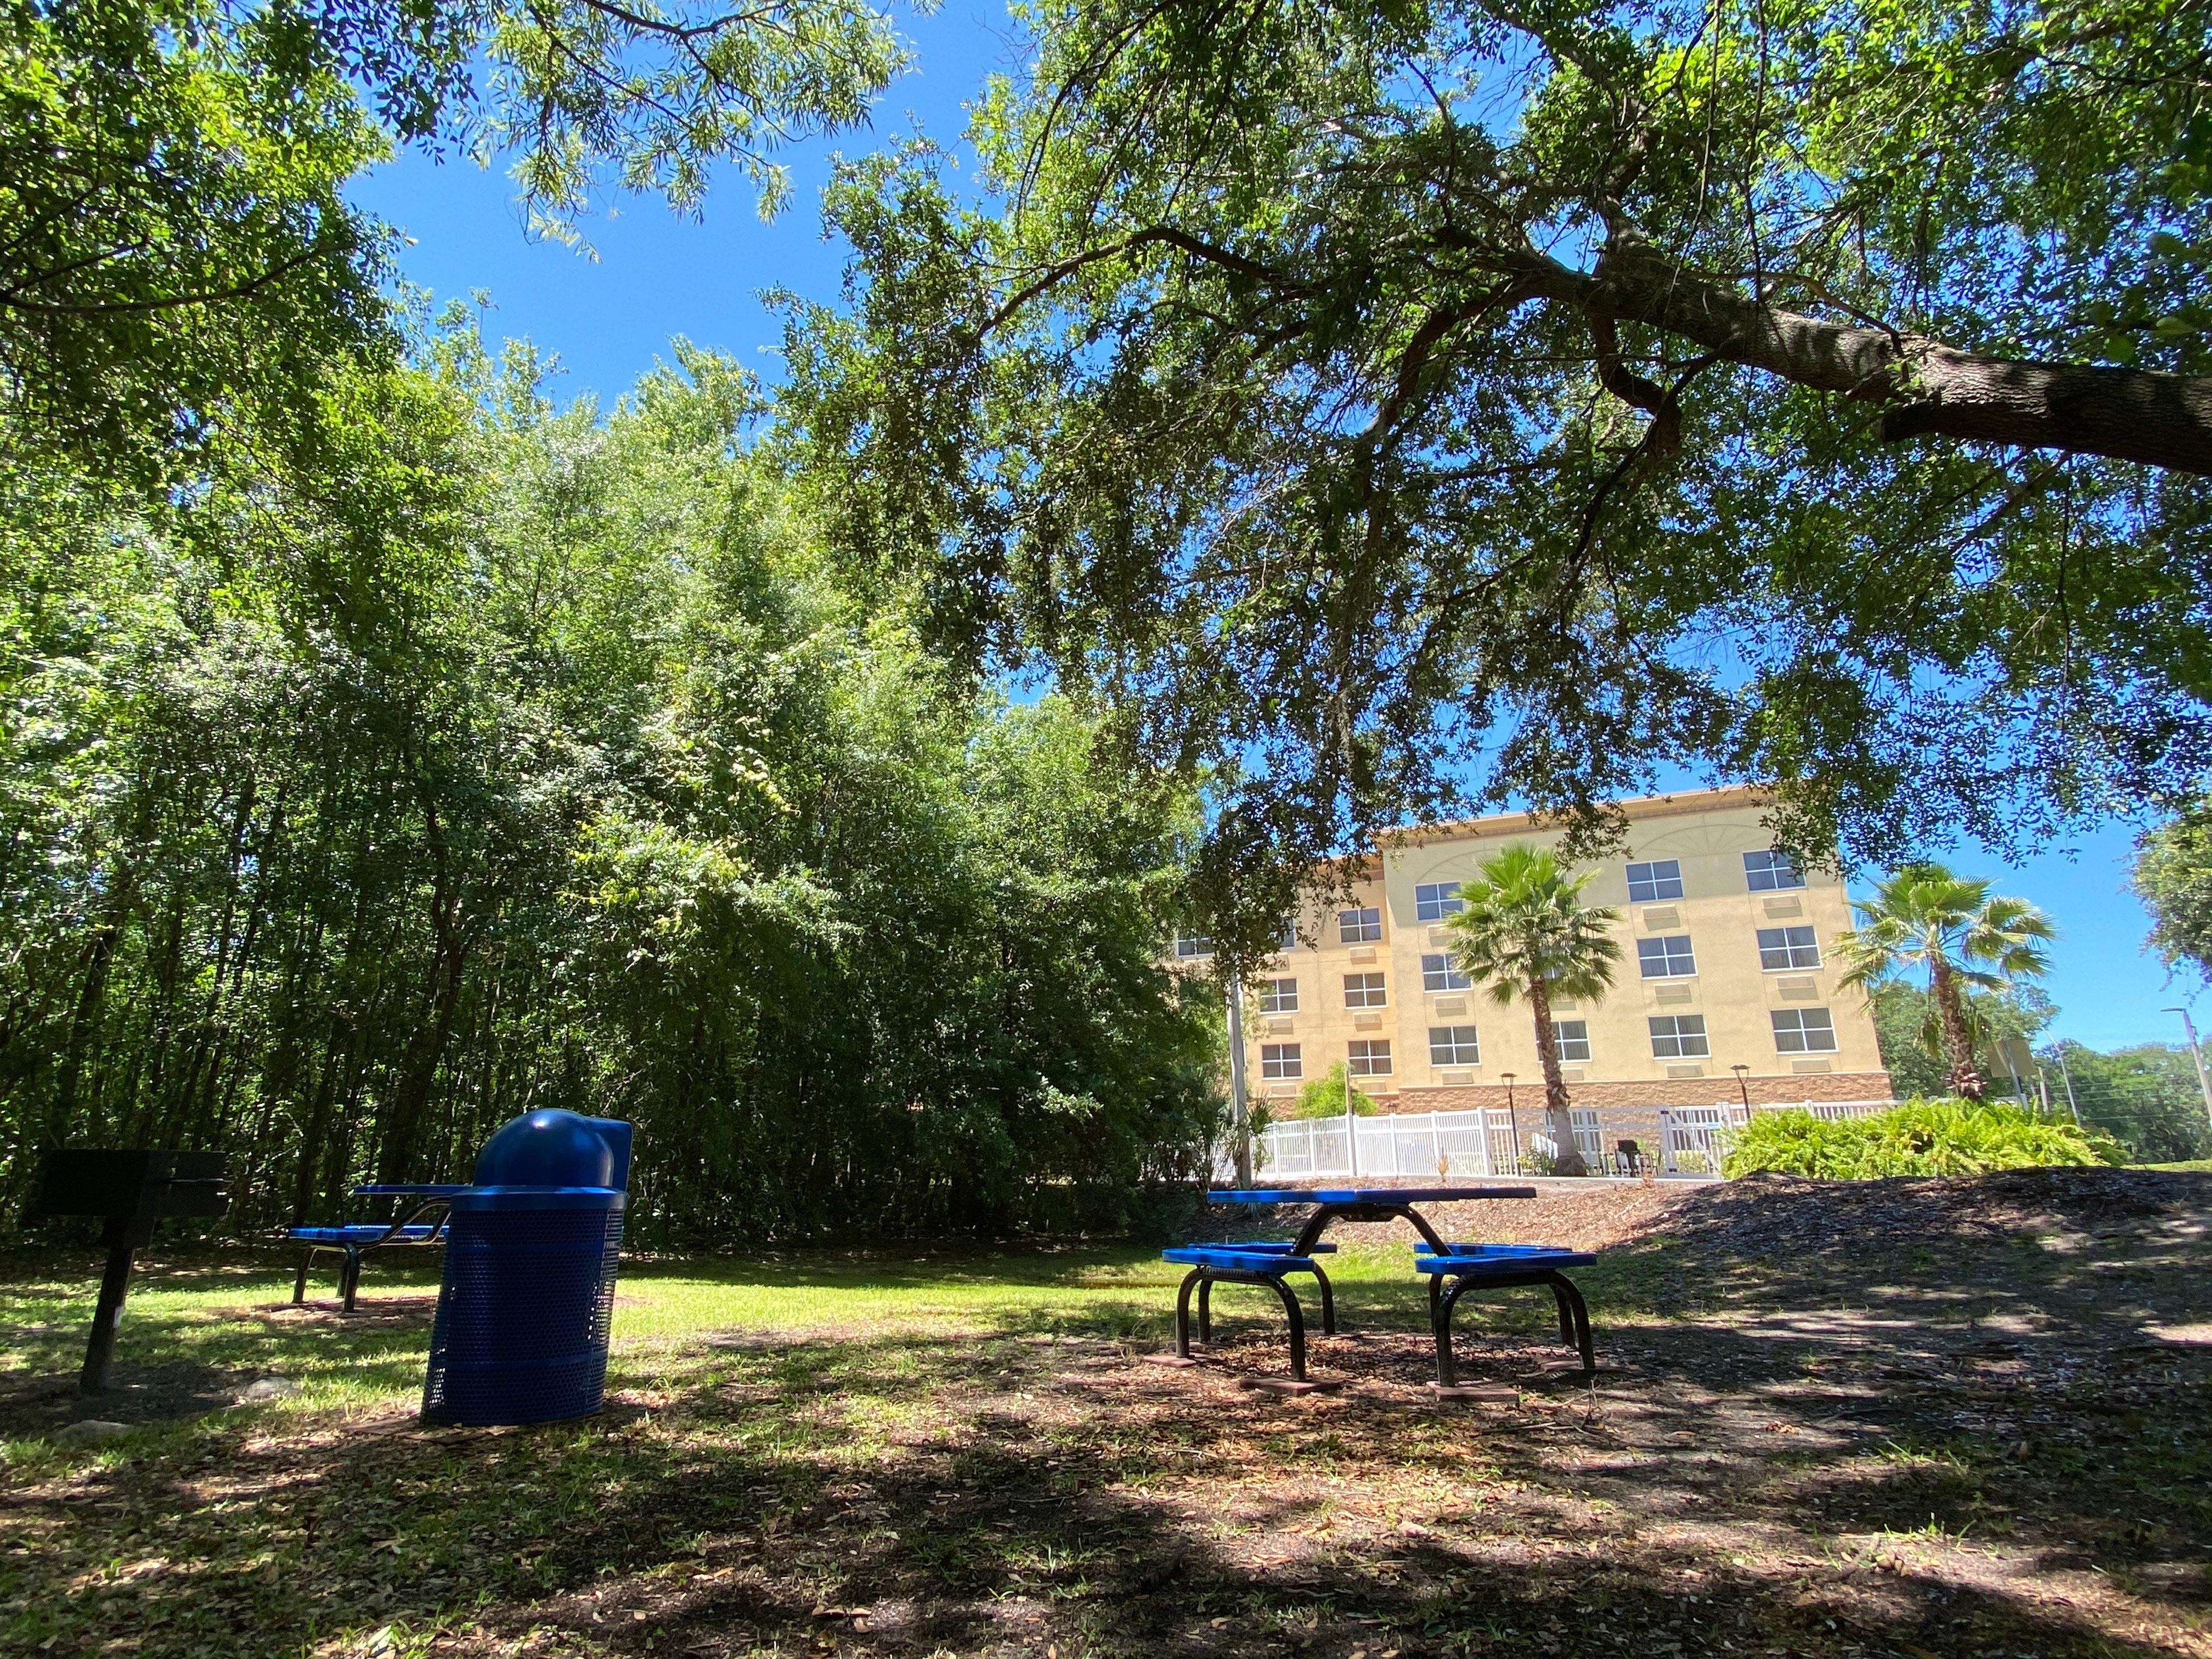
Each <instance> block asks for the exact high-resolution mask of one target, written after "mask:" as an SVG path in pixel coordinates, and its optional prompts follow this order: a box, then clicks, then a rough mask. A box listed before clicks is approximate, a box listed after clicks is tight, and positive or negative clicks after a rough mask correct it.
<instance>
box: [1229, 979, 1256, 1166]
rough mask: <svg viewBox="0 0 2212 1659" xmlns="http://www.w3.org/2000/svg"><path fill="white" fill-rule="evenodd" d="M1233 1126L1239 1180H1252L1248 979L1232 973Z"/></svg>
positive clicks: (1230, 984) (1231, 1114) (1230, 1119)
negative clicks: (1247, 1091) (1246, 1094)
mask: <svg viewBox="0 0 2212 1659" xmlns="http://www.w3.org/2000/svg"><path fill="white" fill-rule="evenodd" d="M1229 1127H1230V1133H1232V1134H1234V1135H1235V1136H1236V1137H1237V1185H1238V1186H1240V1187H1249V1186H1250V1185H1251V1184H1252V1112H1251V1108H1250V1106H1249V1104H1248V1103H1246V1100H1245V1098H1244V983H1243V979H1242V977H1241V976H1239V975H1237V974H1235V973H1231V975H1229Z"/></svg>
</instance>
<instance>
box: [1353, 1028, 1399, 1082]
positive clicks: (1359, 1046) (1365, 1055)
mask: <svg viewBox="0 0 2212 1659" xmlns="http://www.w3.org/2000/svg"><path fill="white" fill-rule="evenodd" d="M1344 1069H1345V1070H1346V1072H1348V1073H1351V1074H1352V1076H1353V1077H1388V1076H1389V1075H1390V1042H1389V1038H1387V1037H1384V1038H1379V1039H1377V1040H1376V1041H1374V1042H1355V1043H1353V1044H1352V1045H1351V1047H1350V1048H1347V1049H1346V1051H1345V1057H1344Z"/></svg>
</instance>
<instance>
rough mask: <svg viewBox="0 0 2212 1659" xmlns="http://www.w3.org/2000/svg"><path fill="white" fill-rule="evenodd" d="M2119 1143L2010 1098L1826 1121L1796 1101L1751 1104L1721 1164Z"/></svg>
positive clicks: (2096, 1160)
mask: <svg viewBox="0 0 2212 1659" xmlns="http://www.w3.org/2000/svg"><path fill="white" fill-rule="evenodd" d="M2118 1150H2119V1149H2118V1146H2117V1144H2116V1143H2115V1142H2113V1141H2112V1139H2110V1138H2109V1137H2108V1136H2105V1135H2101V1134H2098V1133H2095V1132H2093V1131H2090V1130H2084V1129H2080V1128H2077V1127H2075V1126H2074V1125H2073V1124H2071V1123H2054V1122H2051V1121H2047V1120H2046V1119H2044V1118H2041V1117H2039V1116H2037V1115H2035V1114H2034V1113H2033V1112H2032V1111H2029V1110H2027V1109H2026V1108H2024V1107H2021V1106H2016V1105H2013V1104H2010V1103H1996V1102H1991V1103H1986V1104H1977V1103H1974V1102H1972V1101H1968V1100H1908V1101H1906V1102H1905V1103H1904V1104H1903V1105H1901V1106H1895V1107H1893V1108H1891V1109H1889V1110H1888V1111H1886V1112H1877V1113H1876V1114H1875V1115H1873V1116H1871V1117H1855V1118H1844V1119H1842V1120H1840V1121H1830V1120H1827V1119H1824V1118H1817V1117H1815V1116H1814V1115H1813V1114H1812V1113H1810V1112H1808V1111H1804V1110H1802V1109H1793V1110H1790V1111H1784V1112H1760V1113H1758V1114H1757V1115H1754V1116H1753V1118H1752V1120H1751V1121H1750V1123H1749V1124H1748V1125H1747V1126H1746V1127H1743V1128H1741V1129H1739V1130H1737V1131H1736V1132H1735V1134H1734V1135H1732V1136H1731V1137H1730V1138H1729V1146H1728V1152H1727V1154H1726V1156H1725V1157H1724V1158H1723V1160H1722V1164H1721V1168H1722V1172H1723V1174H1725V1175H1728V1176H1730V1177H1734V1176H1743V1175H1749V1174H1751V1173H1752V1172H1753V1170H1775V1171H1777V1172H1778V1173H1780V1174H1784V1175H1800V1176H1821V1177H1824V1178H1826V1179H1827V1180H1831V1181H1872V1180H1875V1179H1876V1178H1878V1177H1880V1176H1956V1175H1978V1174H1980V1173H1981V1172H1982V1171H1984V1170H2022V1169H2033V1168H2037V1167H2041V1166H2045V1165H2050V1164H2107V1163H2112V1162H2115V1161H2117V1160H2116V1158H2115V1157H2114V1154H2116V1153H2117V1152H2118Z"/></svg>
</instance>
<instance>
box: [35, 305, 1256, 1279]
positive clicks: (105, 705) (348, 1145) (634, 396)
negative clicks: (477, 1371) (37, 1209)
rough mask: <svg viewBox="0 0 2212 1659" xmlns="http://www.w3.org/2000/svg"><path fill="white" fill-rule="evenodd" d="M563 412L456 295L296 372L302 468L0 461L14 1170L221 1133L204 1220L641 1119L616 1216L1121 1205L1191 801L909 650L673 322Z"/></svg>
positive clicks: (682, 1224) (932, 1221)
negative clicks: (565, 1122)
mask: <svg viewBox="0 0 2212 1659" xmlns="http://www.w3.org/2000/svg"><path fill="white" fill-rule="evenodd" d="M679 356H680V362H679V364H678V366H675V367H671V368H665V369H663V370H661V371H659V372H656V373H655V374H651V375H649V376H647V378H646V379H645V380H643V381H641V383H640V384H639V386H637V387H636V388H635V391H634V392H632V393H631V394H630V395H629V397H628V398H624V399H623V401H622V402H621V403H620V404H617V406H616V407H614V408H613V409H611V410H605V411H602V410H599V409H598V408H597V407H595V406H594V405H592V404H590V403H589V402H585V403H581V404H574V405H571V406H568V407H566V408H562V407H556V406H555V405H554V404H551V403H550V401H549V400H548V399H547V398H545V396H544V394H543V392H542V391H541V390H540V388H539V386H538V375H537V373H536V367H535V363H534V361H533V359H532V356H530V354H529V353H527V352H526V351H517V352H513V353H510V354H508V355H507V356H506V357H504V358H503V359H501V360H497V361H495V360H494V359H492V358H490V357H489V356H487V355H486V354H485V353H484V351H483V349H482V348H481V346H480V345H479V343H477V340H476V338H475V337H474V335H473V333H472V331H470V330H469V329H467V328H466V327H461V328H459V330H458V331H450V332H447V333H444V334H442V335H441V336H440V337H438V338H437V341H436V350H435V353H434V354H433V356H432V358H431V360H430V361H429V362H428V363H427V364H426V365H425V366H423V367H420V368H413V367H410V368H393V369H389V370H383V371H379V372H376V373H373V374H371V373H367V372H340V373H337V374H333V375H331V376H330V377H328V378H327V379H326V380H325V387H324V394H323V395H324V396H325V398H327V399H328V400H329V403H330V408H329V409H328V410H327V415H328V419H327V422H326V425H327V428H328V429H329V431H330V432H331V434H333V435H337V437H339V438H342V439H343V445H342V446H340V447H325V448H324V449H321V450H319V451H318V452H317V453H316V454H315V456H314V457H313V460H314V465H313V469H312V470H307V471H297V472H289V473H287V472H282V471H280V472H278V473H277V474H276V476H275V477H273V478H272V477H270V476H266V475H264V476H258V477H255V478H253V479H252V480H251V481H248V482H244V483H241V482H239V481H237V480H234V479H231V478H228V477H222V476H216V477H212V478H210V479H209V480H207V481H205V483H204V486H203V487H202V488H201V489H199V490H197V491H196V492H194V494H193V495H191V498H190V499H189V500H186V501H183V502H181V503H173V504H171V505H170V506H168V507H166V508H165V509H164V510H162V511H161V512H159V513H155V512H151V511H149V510H148V509H147V508H146V507H145V506H144V504H143V501H141V500H140V498H138V497H137V496H136V495H131V494H130V493H128V492H118V491H117V490H115V489H112V487H110V486H109V485H107V484H106V483H105V482H104V481H100V480H96V479H89V478H86V477H81V476H77V475H72V474H68V473H64V472H62V471H58V470H55V469H49V470H48V471H45V472H43V473H18V474H11V475H9V477H7V478H6V479H5V480H4V481H0V734H4V738H5V741H4V742H0V1101H4V1103H5V1109H4V1111H0V1160H4V1162H0V1190H4V1191H6V1192H7V1193H9V1194H12V1195H14V1196H20V1195H21V1190H22V1188H23V1185H24V1183H25V1182H27V1180H28V1179H29V1176H30V1174H31V1170H32V1168H33V1159H32V1158H31V1157H30V1154H32V1153H33V1152H35V1151H36V1150H37V1149H38V1148H40V1146H52V1145H54V1144H58V1143H61V1142H64V1141H69V1140H81V1141H87V1142H94V1143H100V1142H105V1143H109V1144H125V1145H178V1144H197V1145H204V1146H217V1147H222V1148H225V1149H227V1150H228V1151H229V1152H232V1154H233V1155H234V1158H235V1159H236V1160H237V1162H236V1164H234V1181H233V1189H234V1194H236V1197H235V1202H234V1218H235V1222H236V1225H244V1226H256V1225H267V1224H269V1223H271V1222H275V1221H278V1220H283V1219H289V1218H300V1217H302V1216H307V1217H316V1216H318V1215H319V1216H324V1217H332V1218H335V1217H336V1216H337V1213H338V1212H340V1210H341V1208H342V1206H343V1204H344V1194H346V1192H347V1191H348V1189H349V1187H350V1186H351V1185H352V1184H353V1183H354V1182H356V1181H359V1180H362V1179H365V1178H368V1177H371V1176H377V1177H381V1178H385V1179H393V1180H404V1179H417V1178H434V1177H435V1178H444V1177H448V1176H451V1175H452V1174H453V1172H454V1171H457V1170H459V1171H465V1170H466V1169H467V1167H468V1164H469V1162H470V1160H471V1158H472V1157H473V1155H474V1152H475V1149H476V1147H477V1146H478V1145H479V1144H480V1143H481V1141H482V1139H483V1137H484V1135H485V1134H486V1133H488V1132H489V1130H490V1129H491V1128H492V1127H495V1125H496V1124H497V1123H499V1122H500V1121H503V1120H504V1119H505V1118H507V1117H508V1116H510V1115H513V1114H515V1113H518V1112H521V1111H526V1110H529V1109H534V1108H536V1107H539V1106H551V1105H559V1106H568V1107H572V1108H577V1109H584V1110H586V1111H591V1112H594V1113H598V1114H603V1115H616V1116H621V1117H626V1118H629V1119H631V1120H633V1121H635V1122H636V1123H637V1125H638V1128H639V1133H640V1137H641V1139H640V1145H641V1149H642V1148H650V1149H651V1151H650V1155H649V1156H641V1161H640V1171H641V1173H640V1179H639V1186H638V1193H637V1197H638V1201H639V1204H640V1206H641V1208H640V1216H641V1228H642V1233H641V1237H646V1238H647V1239H661V1240H671V1239H678V1240H694V1241H696V1240H702V1239H714V1238H724V1237H727V1235H728V1232H729V1230H730V1229H732V1228H733V1227H743V1228H744V1229H746V1230H747V1231H750V1232H751V1233H753V1234H755V1235H765V1236H781V1237H798V1236H805V1235H809V1234H818V1233H822V1232H825V1231H832V1230H836V1231H847V1232H854V1231H894V1230H901V1229H909V1228H932V1229H939V1230H969V1229H980V1230H984V1231H995V1230H1000V1229H1006V1228H1010V1227H1014V1226H1017V1225H1065V1226H1084V1225H1089V1226H1102V1225H1114V1224H1115V1223H1116V1222H1117V1221H1120V1220H1122V1219H1126V1218H1127V1217H1128V1216H1129V1215H1130V1214H1131V1213H1132V1206H1133V1205H1135V1204H1137V1203H1139V1202H1140V1201H1141V1198H1142V1194H1143V1192H1144V1191H1145V1189H1146V1188H1147V1187H1148V1186H1149V1185H1150V1184H1152V1183H1156V1182H1161V1181H1164V1180H1168V1179H1170V1178H1176V1177H1185V1176H1189V1175H1191V1174H1193V1173H1194V1170H1195V1169H1196V1167H1197V1163H1198V1160H1199V1159H1200V1156H1201V1153H1202V1149H1203V1147H1204V1146H1205V1144H1206V1140H1207V1139H1208V1137H1209V1135H1210V1134H1211V1133H1212V1130H1213V1128H1214V1126H1215V1123H1216V1121H1217V1117H1218V1111H1219V1100H1218V1087H1217V1083H1216V1079H1215V1071H1216V1060H1217V1057H1218V1053H1219V1046H1218V1044H1219V1003H1218V998H1216V997H1214V996H1212V995H1211V994H1207V993H1206V990H1205V989H1204V987H1200V986H1196V985H1186V984H1185V983H1184V982H1183V981H1182V978H1181V977H1180V976H1178V975H1173V974H1170V972H1168V971H1167V970H1166V969H1164V967H1163V966H1162V965H1161V957H1162V956H1163V954H1164V943H1165V937H1166V934H1165V921H1164V918H1166V917H1167V916H1168V915H1170V912H1171V909H1172V906H1173V896H1174V892H1175V890H1176V885H1177V883H1178V881H1179V878H1180V872H1181V867H1182V860H1183V857H1184V855H1185V853H1186V851H1187V848H1188V842H1189V839H1190V836H1191V833H1192V830H1193V827H1194V808H1193V806H1192V804H1191V802H1190V801H1189V799H1188V797H1187V796H1186V795H1184V794H1182V793H1179V792H1178V791H1177V790H1176V788H1175V787H1172V786H1166V787H1163V786H1159V785H1158V784H1156V783H1154V782H1152V781H1148V780H1146V779H1145V778H1143V777H1139V776H1133V775H1127V774H1124V773H1121V772H1119V771H1117V770H1115V768H1114V767H1113V766H1112V765H1111V764H1110V763H1109V761H1108V759H1107V758H1105V757H1103V756H1102V755H1101V754H1100V753H1099V752H1098V750H1097V745H1096V744H1095V741H1094V739H1095V736H1096V733H1095V732H1094V731H1093V729H1092V728H1091V726H1090V725H1089V724H1088V723H1087V722H1085V720H1082V719H1081V718H1080V717H1079V714H1077V713H1076V712H1075V711H1074V710H1073V709H1072V708H1069V707H1068V706H1067V705H1066V702H1064V701H1062V700H1059V699H1053V698H1046V699H1043V700H1042V701H1039V702H1035V703H1033V704H1030V705H1028V706H1023V707H1010V706H1008V705H1007V704H1006V703H1005V702H1004V701H1003V700H1001V699H1000V698H999V697H998V696H995V694H993V693H991V692H989V691H987V690H974V689H971V688H968V687H966V686H965V685H964V684H961V683H957V682H952V683H948V681H947V679H946V678H945V676H944V675H942V674H941V673H940V672H939V670H938V668H937V667H936V665H934V664H933V663H932V662H931V661H929V660H928V659H927V657H926V655H925V654H924V653H921V650H920V649H919V647H918V646H917V644H916V642H915V640H914V638H913V635H912V631H911V629H909V628H908V627H906V626H905V625H904V624H902V623H901V622H900V621H899V620H898V619H897V618H896V617H894V616H890V615H888V614H883V613H880V612H871V611H870V610H869V609H868V608H866V607H864V606H862V605H860V604H858V603H857V602H856V601H855V600H854V599H853V597H852V596H851V595H850V594H849V593H848V592H846V590H845V589H844V588H843V587H842V585H841V584H840V582H839V581H838V580H836V574H835V568H834V563H833V562H831V561H830V560H829V559H827V558H826V557H825V556H823V552H822V550H821V548H820V546H819V544H818V542H817V540H816V539H815V538H813V536H812V534H811V530H810V528H809V526H807V524H806V522H805V519H804V518H803V516H802V515H800V514H799V513H796V512H795V511H794V510H793V506H792V504H791V501H790V499H789V491H788V489H787V485H786V484H785V483H784V482H783V481H782V479H781V477H779V476H778V473H777V471H776V469H775V467H774V466H773V465H770V464H769V463H767V462H765V461H763V459H760V458H759V457H758V456H757V455H756V454H755V453H752V451H751V449H750V445H749V444H748V443H747V441H746V439H745V434H746V431H747V429H748V428H747V423H748V422H750V421H752V420H753V419H755V418H756V417H757V415H758V412H759V409H760V400H759V398H758V394H757V390H756V389H755V388H754V387H753V386H752V384H751V382H750V380H748V379H747V378H746V377H745V376H744V374H742V373H741V372H740V371H738V369H737V368H735V367H734V366H733V365H732V364H731V363H730V362H728V361H727V360H726V359H723V358H720V357H719V356H714V355H712V354H708V353H702V352H696V351H692V350H690V349H683V350H682V351H681V352H680V354H679Z"/></svg>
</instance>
